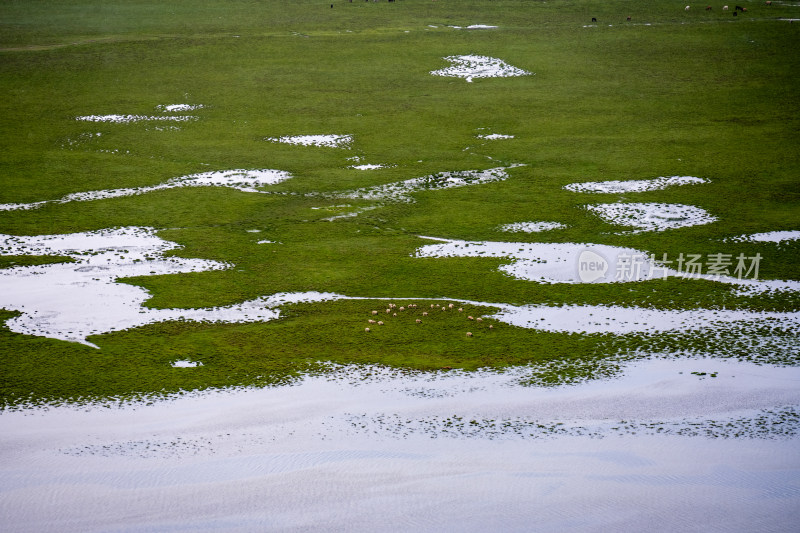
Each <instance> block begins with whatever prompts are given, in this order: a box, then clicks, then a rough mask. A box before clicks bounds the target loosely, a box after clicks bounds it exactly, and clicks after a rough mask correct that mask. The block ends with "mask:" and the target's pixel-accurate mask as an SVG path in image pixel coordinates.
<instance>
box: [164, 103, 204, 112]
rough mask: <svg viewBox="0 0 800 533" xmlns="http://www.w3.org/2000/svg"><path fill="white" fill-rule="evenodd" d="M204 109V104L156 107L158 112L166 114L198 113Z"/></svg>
mask: <svg viewBox="0 0 800 533" xmlns="http://www.w3.org/2000/svg"><path fill="white" fill-rule="evenodd" d="M203 107H205V106H203V105H202V104H171V105H160V106H156V110H158V111H162V112H165V113H176V112H184V111H196V110H198V109H203Z"/></svg>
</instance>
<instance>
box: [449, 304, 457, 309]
mask: <svg viewBox="0 0 800 533" xmlns="http://www.w3.org/2000/svg"><path fill="white" fill-rule="evenodd" d="M447 307H449V308H450V309H452V308H454V307H455V305H453V304H450V305H448V306H447Z"/></svg>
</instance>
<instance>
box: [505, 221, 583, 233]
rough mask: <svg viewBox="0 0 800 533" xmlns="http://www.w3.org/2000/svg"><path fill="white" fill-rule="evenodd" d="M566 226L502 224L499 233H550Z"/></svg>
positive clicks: (552, 224) (536, 223) (541, 223)
mask: <svg viewBox="0 0 800 533" xmlns="http://www.w3.org/2000/svg"><path fill="white" fill-rule="evenodd" d="M566 227H567V226H566V225H564V224H562V223H560V222H514V223H513V224H504V225H502V226H500V231H509V232H514V233H539V232H540V231H550V230H554V229H563V228H566Z"/></svg>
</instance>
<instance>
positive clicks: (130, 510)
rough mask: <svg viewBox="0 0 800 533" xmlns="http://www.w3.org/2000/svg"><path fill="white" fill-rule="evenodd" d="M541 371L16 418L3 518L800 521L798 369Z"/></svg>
mask: <svg viewBox="0 0 800 533" xmlns="http://www.w3.org/2000/svg"><path fill="white" fill-rule="evenodd" d="M176 371H191V370H177V369H176ZM528 371H529V369H527V368H520V369H516V370H512V371H510V372H509V373H508V374H493V373H483V372H478V373H475V374H471V375H469V374H461V373H458V372H440V373H432V374H419V375H405V376H404V375H401V374H399V373H397V372H392V371H390V370H381V369H379V368H361V369H359V368H354V367H342V368H339V369H338V372H335V373H334V374H333V376H330V377H327V378H325V377H319V378H313V377H309V378H306V379H304V380H303V381H302V382H301V383H299V384H297V385H295V386H286V387H279V388H273V389H261V390H241V391H228V392H208V393H203V394H195V395H188V396H186V397H182V398H178V399H174V400H172V401H163V402H156V403H155V404H153V405H150V406H144V405H134V406H128V407H124V408H115V407H112V408H110V409H108V408H103V407H101V406H98V407H92V408H88V409H87V408H77V407H71V408H67V407H59V408H51V409H49V410H32V411H31V410H29V411H19V412H5V413H2V414H0V454H2V460H0V468H2V475H0V494H1V495H2V497H0V512H2V515H3V517H4V522H5V523H6V524H14V531H20V532H22V531H31V532H34V531H35V532H38V531H44V530H49V529H52V527H53V525H54V524H58V530H59V531H64V532H68V531H76V532H77V531H80V532H90V531H143V530H158V531H178V530H183V531H185V530H191V531H217V530H221V529H223V530H227V531H234V530H248V531H253V530H269V529H278V530H284V531H299V530H305V529H315V530H349V531H368V530H374V528H375V525H376V524H382V525H381V529H382V530H389V531H408V530H409V529H413V530H415V531H442V530H454V529H455V530H459V531H486V530H490V529H496V528H501V529H502V530H504V531H529V530H530V527H531V523H536V524H537V529H542V530H548V531H597V530H603V529H606V530H625V531H637V530H650V529H652V528H653V523H654V522H655V523H658V527H657V528H656V529H660V530H671V531H679V530H683V531H685V530H698V529H700V530H734V529H735V530H749V531H755V530H791V529H792V528H793V527H794V524H796V520H797V517H798V515H797V509H799V508H800V454H798V451H797V436H796V435H797V430H798V422H799V421H798V411H797V406H798V405H800V387H798V384H800V370H798V369H795V368H774V367H764V366H755V365H752V364H745V363H732V362H725V361H715V360H703V359H700V360H681V359H678V360H675V359H666V360H658V359H656V360H652V361H650V362H645V363H638V364H635V365H633V366H631V367H630V368H629V369H628V371H627V373H626V376H625V377H622V378H618V379H615V380H609V381H597V382H591V383H588V384H585V385H580V386H564V387H557V388H553V389H536V388H525V387H520V386H518V385H516V382H517V381H518V380H519V379H523V378H524V377H525V375H526V373H527V372H528ZM712 374H713V376H714V377H711V375H712ZM734 437H735V438H734Z"/></svg>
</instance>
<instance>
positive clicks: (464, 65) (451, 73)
mask: <svg viewBox="0 0 800 533" xmlns="http://www.w3.org/2000/svg"><path fill="white" fill-rule="evenodd" d="M444 59H445V60H447V61H449V62H450V63H451V65H450V66H449V67H445V68H443V69H439V70H434V71H431V74H433V75H434V76H445V77H452V78H464V79H465V80H466V81H468V82H471V81H472V80H473V79H475V78H510V77H515V76H531V75H532V74H531V73H530V72H528V71H526V70H523V69H521V68H517V67H515V66H512V65H509V64H508V63H506V62H505V61H503V60H502V59H497V58H496V57H487V56H478V55H464V56H448V57H445V58H444Z"/></svg>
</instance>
